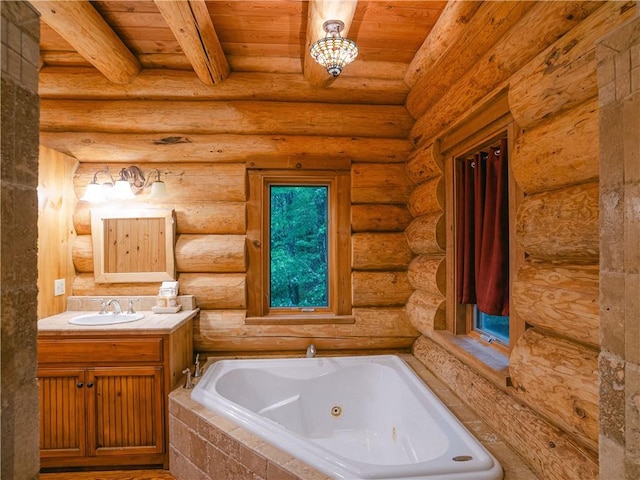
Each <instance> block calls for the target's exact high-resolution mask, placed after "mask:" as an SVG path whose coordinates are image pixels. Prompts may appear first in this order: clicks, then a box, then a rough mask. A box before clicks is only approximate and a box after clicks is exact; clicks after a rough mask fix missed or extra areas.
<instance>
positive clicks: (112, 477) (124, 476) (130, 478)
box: [40, 470, 175, 480]
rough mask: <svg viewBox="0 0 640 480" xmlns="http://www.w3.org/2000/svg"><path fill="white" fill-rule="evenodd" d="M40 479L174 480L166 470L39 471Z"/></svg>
mask: <svg viewBox="0 0 640 480" xmlns="http://www.w3.org/2000/svg"><path fill="white" fill-rule="evenodd" d="M40 480H175V479H174V478H173V477H172V476H171V474H170V473H169V472H168V471H167V470H109V471H100V472H62V473H41V474H40Z"/></svg>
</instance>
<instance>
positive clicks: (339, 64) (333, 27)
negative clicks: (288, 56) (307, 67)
mask: <svg viewBox="0 0 640 480" xmlns="http://www.w3.org/2000/svg"><path fill="white" fill-rule="evenodd" d="M322 28H324V31H325V32H327V35H326V36H325V37H324V38H321V39H320V40H318V41H317V42H315V43H314V44H313V45H311V48H310V49H309V53H311V56H312V57H313V59H314V60H315V61H316V62H318V63H319V64H320V65H322V66H323V67H325V68H326V69H327V72H329V74H330V75H333V76H334V77H337V76H338V75H340V74H341V73H342V69H343V68H344V67H345V66H346V65H348V64H350V63H351V62H353V61H354V60H355V58H356V57H357V56H358V46H357V45H356V42H354V41H353V40H349V39H348V38H343V37H341V36H340V31H341V30H342V29H344V23H343V22H341V21H340V20H327V21H326V22H324V24H323V25H322Z"/></svg>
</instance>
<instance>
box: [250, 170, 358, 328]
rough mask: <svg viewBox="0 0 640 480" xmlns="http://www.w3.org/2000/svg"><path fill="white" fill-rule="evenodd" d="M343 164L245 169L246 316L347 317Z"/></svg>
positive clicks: (347, 253)
mask: <svg viewBox="0 0 640 480" xmlns="http://www.w3.org/2000/svg"><path fill="white" fill-rule="evenodd" d="M349 182H350V179H349V170H345V171H341V170H336V171H323V170H309V171H298V170H293V171H292V170H263V169H250V170H249V210H248V222H249V225H248V230H247V236H248V240H249V243H248V251H249V252H248V253H249V269H248V272H247V289H248V296H247V317H249V318H248V320H249V321H250V322H251V321H252V320H253V321H256V320H257V319H263V320H268V321H304V320H306V319H310V320H313V321H318V320H319V319H324V320H327V321H331V320H339V319H341V318H342V317H345V316H350V315H351V279H350V273H351V262H350V228H351V227H350V204H351V201H350V188H349V187H350V185H349Z"/></svg>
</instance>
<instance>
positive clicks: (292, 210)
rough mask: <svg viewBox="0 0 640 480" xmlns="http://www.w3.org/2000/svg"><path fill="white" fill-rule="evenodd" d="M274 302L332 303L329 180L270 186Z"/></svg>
mask: <svg viewBox="0 0 640 480" xmlns="http://www.w3.org/2000/svg"><path fill="white" fill-rule="evenodd" d="M269 188H270V192H269V198H270V210H269V211H270V215H269V241H270V262H269V265H270V267H269V270H270V272H269V279H270V282H269V283H270V295H269V298H270V306H271V307H272V308H273V307H275V308H279V307H282V308H287V307H292V308H314V307H327V306H328V305H329V277H328V275H329V252H328V244H329V242H328V227H329V226H328V218H329V210H328V198H329V187H328V186H327V185H319V186H318V185H305V186H297V185H295V186H292V185H271V186H270V187H269Z"/></svg>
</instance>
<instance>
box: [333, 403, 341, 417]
mask: <svg viewBox="0 0 640 480" xmlns="http://www.w3.org/2000/svg"><path fill="white" fill-rule="evenodd" d="M340 415H342V407H341V406H339V405H334V406H333V407H331V416H333V417H336V418H338V417H339V416H340Z"/></svg>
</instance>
